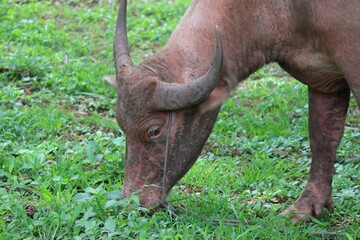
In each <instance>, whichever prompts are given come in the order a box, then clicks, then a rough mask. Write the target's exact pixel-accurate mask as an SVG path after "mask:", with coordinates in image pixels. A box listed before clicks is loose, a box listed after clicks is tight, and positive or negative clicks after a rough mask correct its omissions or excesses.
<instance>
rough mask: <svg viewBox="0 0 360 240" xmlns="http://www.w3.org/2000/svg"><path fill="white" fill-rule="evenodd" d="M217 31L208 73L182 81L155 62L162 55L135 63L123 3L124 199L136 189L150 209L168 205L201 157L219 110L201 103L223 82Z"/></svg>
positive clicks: (119, 55) (120, 104)
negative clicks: (169, 196) (172, 192)
mask: <svg viewBox="0 0 360 240" xmlns="http://www.w3.org/2000/svg"><path fill="white" fill-rule="evenodd" d="M214 29H215V26H214ZM215 32H216V33H215V34H214V43H215V44H214V48H215V50H214V54H213V60H212V63H211V65H209V68H208V70H207V72H205V73H204V74H203V75H202V76H198V77H196V78H193V79H185V80H184V79H181V78H180V77H179V79H176V74H177V73H174V72H173V73H172V75H174V76H175V79H173V80H170V79H167V73H166V72H164V71H163V69H162V68H157V67H156V64H154V62H160V61H163V62H164V60H163V59H160V58H159V57H157V56H156V55H155V56H153V57H152V58H150V59H147V60H145V61H144V62H143V63H141V64H140V65H139V66H134V65H133V62H132V60H131V57H130V52H129V46H128V39H127V32H126V1H122V3H121V6H120V9H119V15H118V20H117V26H116V37H115V44H114V58H115V68H116V83H117V90H118V99H117V109H116V110H117V121H118V123H119V125H120V127H121V128H122V129H123V131H124V132H125V134H126V163H125V178H124V185H123V190H122V191H123V193H122V195H123V197H127V196H129V195H130V194H132V193H134V194H136V195H138V196H139V199H140V202H141V204H142V205H143V206H144V207H150V206H155V207H156V206H159V205H162V204H163V202H164V200H165V198H166V196H167V194H168V193H169V191H170V190H171V188H172V187H173V186H174V185H175V184H176V182H177V181H178V180H179V179H180V178H181V177H182V176H184V174H185V173H186V172H187V171H188V170H189V169H190V167H191V166H192V165H193V163H194V162H195V161H196V159H197V158H198V156H199V154H200V152H201V149H202V146H203V145H204V143H205V141H206V139H207V138H208V136H209V134H210V132H211V129H212V127H213V124H214V122H215V119H216V116H217V113H218V110H219V106H216V107H214V108H211V110H209V111H201V110H200V109H199V107H198V106H199V104H200V103H203V102H204V100H206V99H207V98H208V97H209V95H210V94H211V93H212V92H213V90H214V89H215V87H216V86H217V85H218V80H219V78H220V74H221V68H222V61H223V57H222V46H221V40H220V34H219V32H218V31H217V30H216V31H215ZM151 62H152V63H153V64H148V63H151ZM209 62H210V61H209ZM154 66H155V67H154ZM170 68H171V67H170ZM180 74H181V73H179V75H180Z"/></svg>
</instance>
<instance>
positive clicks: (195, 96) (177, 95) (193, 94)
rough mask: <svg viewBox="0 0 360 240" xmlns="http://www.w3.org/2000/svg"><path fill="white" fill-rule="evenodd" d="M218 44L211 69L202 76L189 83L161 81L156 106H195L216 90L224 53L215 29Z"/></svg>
mask: <svg viewBox="0 0 360 240" xmlns="http://www.w3.org/2000/svg"><path fill="white" fill-rule="evenodd" d="M215 33H216V46H215V51H214V57H213V61H212V64H211V67H210V68H209V70H208V71H207V72H206V73H205V74H204V75H203V76H201V77H200V78H198V79H195V80H192V81H190V82H188V83H166V82H161V83H160V84H159V86H158V87H157V89H156V91H155V108H156V109H158V110H162V111H168V110H177V109H182V108H187V107H191V106H194V105H196V104H198V103H200V102H202V101H203V100H204V99H205V98H207V97H208V96H209V95H210V93H211V92H212V91H213V90H214V88H215V86H216V84H217V82H218V80H219V77H220V73H221V68H222V62H223V55H222V46H221V39H220V33H219V31H218V30H217V29H215Z"/></svg>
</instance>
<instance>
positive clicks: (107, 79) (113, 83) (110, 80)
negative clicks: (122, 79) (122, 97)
mask: <svg viewBox="0 0 360 240" xmlns="http://www.w3.org/2000/svg"><path fill="white" fill-rule="evenodd" d="M102 80H104V81H105V82H107V83H108V84H110V85H111V86H113V87H115V88H116V89H117V87H118V82H117V80H116V76H115V75H107V76H104V77H103V79H102Z"/></svg>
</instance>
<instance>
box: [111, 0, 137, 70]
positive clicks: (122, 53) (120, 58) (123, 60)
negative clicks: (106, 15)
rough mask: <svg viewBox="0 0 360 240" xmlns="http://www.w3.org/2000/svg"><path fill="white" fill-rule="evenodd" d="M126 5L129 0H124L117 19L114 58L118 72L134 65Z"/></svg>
mask: <svg viewBox="0 0 360 240" xmlns="http://www.w3.org/2000/svg"><path fill="white" fill-rule="evenodd" d="M126 5H127V1H126V0H122V1H121V4H120V8H119V12H118V17H117V21H116V33H115V42H114V59H115V69H116V72H120V70H121V69H122V68H123V67H127V66H133V63H132V61H131V57H130V51H129V43H128V38H127V31H126Z"/></svg>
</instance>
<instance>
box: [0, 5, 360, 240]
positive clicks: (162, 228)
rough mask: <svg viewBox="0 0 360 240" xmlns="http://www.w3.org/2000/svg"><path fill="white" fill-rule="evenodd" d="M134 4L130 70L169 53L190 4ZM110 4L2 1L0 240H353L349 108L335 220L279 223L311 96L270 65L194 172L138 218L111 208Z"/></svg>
mask: <svg viewBox="0 0 360 240" xmlns="http://www.w3.org/2000/svg"><path fill="white" fill-rule="evenodd" d="M189 3H190V1H189V0H184V1H165V0H161V1H154V0H152V1H150V0H147V1H145V0H144V1H131V2H130V4H129V18H128V26H129V29H130V31H129V39H130V42H131V51H132V56H133V58H134V59H135V61H136V62H137V63H138V62H140V61H141V60H142V59H143V58H144V57H146V56H149V55H150V54H152V53H154V52H156V51H157V50H158V49H160V48H161V46H163V45H164V44H165V43H166V40H167V38H168V36H169V34H170V33H171V32H172V30H173V29H174V27H175V26H176V25H177V23H178V21H179V19H180V17H181V15H182V14H183V13H184V11H185V9H186V7H187V6H188V5H189ZM116 8H117V4H116V3H115V1H111V0H101V1H100V0H99V1H90V0H88V1H80V0H54V1H32V0H17V1H15V0H0V15H1V18H0V25H1V27H0V239H119V238H120V239H308V238H311V239H314V238H315V239H316V238H318V239H327V238H341V239H356V238H357V237H359V235H360V227H359V225H360V215H359V213H360V178H359V170H360V169H359V168H360V167H359V165H360V149H359V146H360V137H359V136H360V132H359V128H360V117H359V116H360V112H359V108H358V107H357V106H356V104H355V101H354V99H352V100H351V107H350V110H349V116H348V119H347V122H346V126H347V127H346V131H345V134H344V138H343V141H342V143H341V146H340V147H339V150H338V160H337V163H336V175H335V177H334V184H333V185H334V186H333V195H334V202H335V204H336V206H337V207H336V209H335V212H334V213H333V214H330V213H328V212H327V211H325V212H324V213H323V214H322V216H321V218H320V219H317V220H316V219H314V221H313V222H312V223H311V224H300V225H297V226H293V225H291V224H290V223H288V222H286V221H284V220H281V219H279V218H278V217H277V215H278V214H279V213H280V212H281V211H282V210H284V209H285V208H286V206H288V205H289V204H291V203H292V202H294V200H295V199H296V198H297V197H298V196H299V194H300V193H301V190H302V189H303V187H304V186H305V184H306V180H307V176H308V171H309V168H308V167H309V163H310V152H309V143H308V137H307V111H308V110H307V90H306V87H305V86H303V85H302V84H301V83H299V82H296V81H295V80H293V79H291V78H290V77H289V76H288V75H286V74H284V73H283V72H282V71H281V70H280V69H279V68H278V67H277V66H276V65H271V66H269V67H266V68H263V69H261V70H259V71H258V72H256V73H255V74H253V75H252V76H251V77H250V81H246V82H244V83H242V84H240V86H239V88H238V90H237V91H236V92H234V94H233V96H232V97H231V98H230V99H229V100H228V101H227V102H226V103H225V104H224V106H223V108H222V111H221V113H220V115H219V118H218V121H217V124H216V126H215V129H214V131H213V134H212V135H211V137H210V138H209V140H208V142H207V144H206V146H205V148H204V150H203V152H202V155H201V157H200V159H199V160H198V161H197V163H196V164H195V166H194V167H193V168H192V169H191V170H190V172H189V173H188V174H187V175H186V176H185V177H184V178H183V179H182V180H181V182H180V183H179V184H178V185H176V187H175V188H174V190H173V192H172V194H171V195H170V197H169V202H170V204H171V205H173V206H175V207H176V210H177V211H176V215H174V214H171V210H170V209H169V210H168V211H167V210H165V211H163V212H158V213H156V214H154V215H153V216H151V217H149V216H144V215H142V214H141V210H143V209H142V208H141V206H140V205H139V203H138V199H137V198H136V197H132V198H130V199H124V200H119V196H120V191H121V187H122V178H123V172H124V152H125V150H124V146H125V144H124V141H125V136H124V135H123V134H122V132H121V130H120V129H119V127H118V126H117V123H116V121H115V118H114V109H115V104H116V92H115V91H114V90H113V89H112V88H111V87H109V86H107V85H106V84H105V83H104V82H103V81H101V78H102V77H103V76H104V75H108V74H113V72H114V68H113V59H112V41H113V36H114V25H115V20H116Z"/></svg>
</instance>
